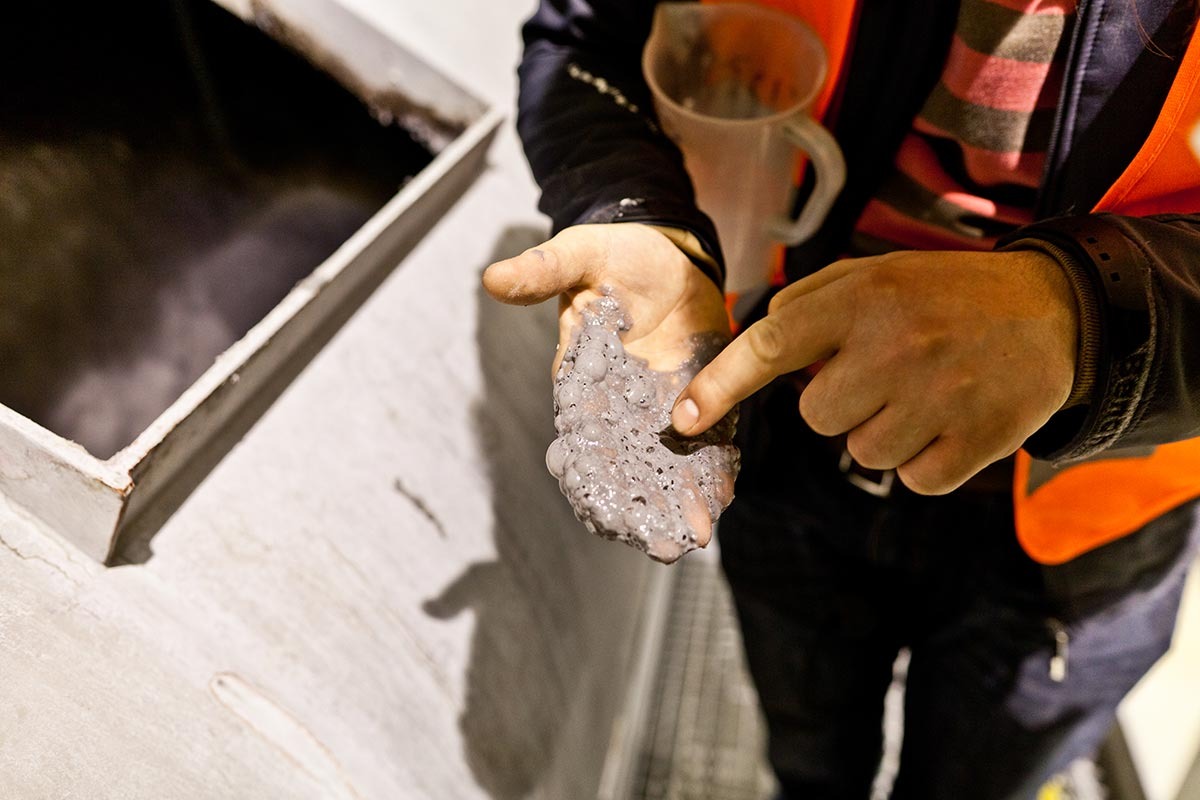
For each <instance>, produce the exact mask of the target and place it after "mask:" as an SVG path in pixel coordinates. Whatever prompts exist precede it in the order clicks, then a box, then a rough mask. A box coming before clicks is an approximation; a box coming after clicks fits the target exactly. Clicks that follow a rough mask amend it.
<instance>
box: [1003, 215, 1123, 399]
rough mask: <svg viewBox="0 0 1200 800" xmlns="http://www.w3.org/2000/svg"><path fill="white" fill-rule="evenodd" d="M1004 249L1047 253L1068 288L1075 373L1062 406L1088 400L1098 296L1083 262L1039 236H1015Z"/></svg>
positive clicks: (1095, 359) (1095, 357)
mask: <svg viewBox="0 0 1200 800" xmlns="http://www.w3.org/2000/svg"><path fill="white" fill-rule="evenodd" d="M1002 250H1004V251H1014V250H1033V251H1038V252H1040V253H1043V254H1045V255H1047V256H1049V257H1050V258H1051V259H1053V260H1054V262H1055V263H1056V264H1057V265H1058V268H1059V270H1060V271H1061V275H1062V277H1063V278H1064V279H1065V280H1066V284H1067V286H1068V287H1069V289H1070V293H1071V296H1072V298H1073V301H1074V306H1075V312H1076V315H1075V316H1076V340H1075V342H1076V345H1075V375H1074V378H1073V380H1072V383H1071V391H1070V394H1069V396H1068V397H1067V400H1066V402H1065V403H1063V406H1062V407H1063V408H1071V407H1072V406H1077V405H1084V404H1086V403H1089V402H1091V400H1092V395H1093V393H1094V391H1095V388H1096V375H1097V367H1098V364H1099V361H1100V348H1101V310H1100V299H1099V297H1097V295H1096V290H1095V287H1094V286H1093V285H1092V279H1091V275H1090V273H1089V272H1088V269H1087V267H1086V265H1084V264H1083V263H1082V262H1080V261H1079V260H1078V259H1076V258H1075V257H1074V256H1072V255H1071V254H1070V253H1068V252H1067V251H1065V250H1063V249H1062V248H1061V247H1058V246H1057V245H1055V244H1053V243H1051V242H1047V241H1045V240H1042V239H1033V238H1029V239H1018V240H1016V241H1013V242H1009V243H1007V244H1005V245H1004V246H1003V248H1002Z"/></svg>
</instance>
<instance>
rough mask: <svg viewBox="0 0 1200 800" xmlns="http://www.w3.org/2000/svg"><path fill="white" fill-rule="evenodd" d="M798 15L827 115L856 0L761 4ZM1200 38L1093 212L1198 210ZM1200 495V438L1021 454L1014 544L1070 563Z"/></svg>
mask: <svg viewBox="0 0 1200 800" xmlns="http://www.w3.org/2000/svg"><path fill="white" fill-rule="evenodd" d="M754 2H756V3H757V4H758V5H762V6H768V7H771V8H775V9H778V10H781V11H785V12H787V13H790V14H794V15H795V16H797V17H799V18H800V19H802V20H804V21H805V22H807V23H808V24H809V25H810V26H811V27H812V28H813V29H814V30H815V31H816V32H817V34H818V35H819V36H820V37H821V40H822V41H823V42H824V43H825V47H826V50H827V51H828V55H829V78H828V80H827V82H826V85H825V88H824V89H823V90H822V92H821V94H820V95H819V96H818V97H817V99H816V101H815V103H814V107H813V114H814V116H816V117H817V118H822V117H823V116H824V115H825V114H826V113H827V112H828V109H829V106H830V102H831V100H832V98H833V93H834V90H835V88H836V87H837V86H838V85H840V83H841V77H842V73H843V71H844V69H845V67H846V56H847V52H848V50H849V43H850V39H851V36H852V35H853V29H854V23H855V17H856V15H857V13H858V3H856V2H853V0H846V1H844V2H836V0H754ZM1198 123H1200V36H1196V35H1193V36H1192V39H1191V42H1190V43H1189V45H1188V48H1187V52H1186V53H1185V54H1184V57H1183V61H1182V63H1181V64H1180V66H1179V72H1178V74H1177V75H1176V77H1175V82H1174V83H1173V84H1172V85H1171V89H1170V92H1169V93H1168V94H1167V99H1166V101H1165V102H1164V103H1163V107H1162V110H1161V111H1160V112H1159V117H1158V120H1157V121H1156V122H1155V124H1154V127H1153V129H1152V130H1151V131H1150V135H1149V136H1148V137H1147V139H1146V141H1145V143H1143V145H1142V147H1141V149H1140V150H1139V151H1138V152H1137V155H1136V156H1135V157H1134V159H1133V161H1132V162H1131V163H1130V164H1129V166H1128V167H1126V169H1125V171H1124V172H1123V173H1122V174H1121V175H1120V177H1119V178H1117V181H1116V183H1114V184H1113V185H1112V186H1111V187H1109V189H1108V191H1107V192H1105V194H1104V196H1103V197H1102V198H1101V199H1100V202H1098V203H1097V204H1096V207H1095V209H1093V210H1094V211H1111V212H1114V213H1118V214H1127V215H1134V216H1142V215H1147V214H1159V213H1167V212H1176V213H1195V212H1200V159H1198V158H1197V156H1196V155H1195V153H1194V152H1193V150H1192V148H1191V147H1190V146H1189V141H1188V140H1189V135H1191V134H1192V133H1193V132H1195V135H1196V136H1197V138H1198V139H1200V125H1198ZM1196 497H1200V438H1196V439H1188V440H1185V441H1181V442H1174V443H1171V444H1164V445H1160V446H1158V447H1155V448H1153V449H1152V450H1151V451H1149V452H1145V453H1140V452H1139V453H1138V454H1137V455H1127V456H1125V457H1122V456H1121V454H1120V452H1119V451H1114V452H1112V453H1105V454H1103V455H1102V456H1101V457H1099V458H1097V459H1095V460H1089V461H1083V462H1079V463H1076V464H1072V465H1067V466H1064V467H1054V466H1052V465H1049V464H1046V463H1045V462H1035V461H1034V460H1033V459H1032V458H1031V457H1030V456H1029V454H1028V453H1026V452H1025V451H1024V450H1021V451H1019V452H1018V453H1017V462H1016V472H1015V478H1014V485H1013V501H1014V506H1015V508H1014V512H1015V518H1016V528H1017V538H1018V540H1019V541H1020V543H1021V546H1022V547H1023V548H1024V549H1025V552H1026V553H1028V554H1029V556H1030V557H1031V558H1033V559H1034V560H1036V561H1038V562H1041V563H1043V564H1061V563H1062V562H1064V561H1069V560H1070V559H1072V558H1074V557H1076V556H1078V555H1080V554H1082V553H1086V552H1087V551H1089V550H1092V549H1095V548H1097V547H1100V546H1101V545H1104V544H1107V543H1108V542H1111V541H1114V540H1115V539H1119V538H1120V537H1122V536H1125V535H1127V534H1129V533H1132V532H1134V531H1136V530H1138V529H1139V528H1141V527H1142V526H1143V525H1145V524H1146V523H1148V522H1150V521H1151V520H1153V519H1154V518H1155V517H1158V516H1160V515H1162V514H1163V513H1165V512H1167V511H1170V510H1171V509H1172V508H1175V507H1177V506H1179V505H1181V504H1182V503H1185V502H1187V501H1189V500H1192V499H1194V498H1196Z"/></svg>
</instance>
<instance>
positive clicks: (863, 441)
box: [846, 427, 896, 469]
mask: <svg viewBox="0 0 1200 800" xmlns="http://www.w3.org/2000/svg"><path fill="white" fill-rule="evenodd" d="M846 450H847V451H849V453H850V455H851V456H853V457H854V460H855V461H857V462H858V463H859V464H861V465H862V466H864V467H866V468H867V469H891V468H892V467H894V466H896V463H895V461H894V459H893V458H892V457H891V456H890V455H889V453H888V448H887V446H886V443H885V441H884V438H883V437H882V436H880V435H878V434H877V433H875V432H869V431H866V430H864V429H863V428H861V427H860V428H855V429H854V430H853V431H851V432H850V435H849V436H847V437H846Z"/></svg>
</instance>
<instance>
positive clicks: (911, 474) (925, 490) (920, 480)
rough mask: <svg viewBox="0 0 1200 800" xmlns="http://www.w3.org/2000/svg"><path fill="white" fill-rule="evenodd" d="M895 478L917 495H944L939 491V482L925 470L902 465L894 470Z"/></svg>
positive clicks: (940, 486) (940, 487) (940, 485)
mask: <svg viewBox="0 0 1200 800" xmlns="http://www.w3.org/2000/svg"><path fill="white" fill-rule="evenodd" d="M896 476H897V477H898V478H900V482H901V483H903V484H904V485H905V486H907V487H908V488H909V489H912V490H913V491H914V492H916V493H917V494H923V495H938V494H945V492H944V491H941V489H942V484H941V482H940V481H939V480H938V479H937V477H936V476H935V475H933V474H932V473H930V471H929V470H927V469H923V468H921V467H918V466H912V465H909V464H904V465H902V466H900V467H898V468H897V469H896Z"/></svg>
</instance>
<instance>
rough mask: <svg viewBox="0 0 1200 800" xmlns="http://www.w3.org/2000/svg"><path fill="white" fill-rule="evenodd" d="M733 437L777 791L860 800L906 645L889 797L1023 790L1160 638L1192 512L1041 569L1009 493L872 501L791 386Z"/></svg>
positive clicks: (741, 546)
mask: <svg viewBox="0 0 1200 800" xmlns="http://www.w3.org/2000/svg"><path fill="white" fill-rule="evenodd" d="M741 431H742V433H741V438H742V445H743V457H744V459H745V462H744V466H743V473H742V476H741V477H740V478H739V481H738V494H737V499H736V500H735V501H734V504H733V505H732V506H731V507H730V508H729V509H728V510H727V511H726V513H725V515H724V516H723V517H722V518H721V522H720V525H719V531H718V535H719V538H720V547H721V554H722V562H723V565H724V568H725V573H726V576H727V577H728V580H729V583H730V586H731V588H732V590H733V596H734V600H735V603H736V608H737V612H738V616H739V620H740V623H741V627H742V633H743V638H744V640H745V646H746V654H747V658H748V662H749V666H750V671H751V674H752V675H753V678H754V681H755V684H756V687H757V689H758V692H759V696H760V699H761V703H762V706H763V709H764V711H765V713H766V718H767V723H768V728H769V732H770V758H771V762H772V765H773V766H774V768H775V771H776V773H777V775H778V776H779V779H780V782H781V784H782V786H783V789H784V793H785V796H786V797H789V798H799V799H800V800H823V799H825V798H838V799H839V800H840V799H841V798H848V799H849V798H853V799H854V800H866V798H868V797H869V795H870V788H871V784H872V780H873V778H874V775H875V773H876V769H877V767H878V764H879V759H880V755H881V746H882V728H881V721H882V709H883V698H884V695H885V693H886V690H887V688H888V686H889V684H890V681H891V676H892V665H893V662H894V660H895V658H896V656H897V653H898V651H899V649H900V648H902V647H908V648H910V650H911V654H912V655H911V660H910V664H909V669H908V676H907V683H906V695H905V709H904V720H905V724H904V743H903V749H902V753H901V765H900V772H899V776H898V778H897V782H896V785H895V789H894V792H893V795H892V797H893V798H894V800H914V799H915V798H922V799H923V800H937V798H956V799H961V798H963V797H970V798H973V799H974V800H991V799H992V798H996V799H997V800H1001V799H1003V800H1008V799H1009V798H1021V799H1022V800H1024V799H1025V798H1033V797H1035V795H1036V792H1037V787H1038V786H1039V785H1040V784H1041V783H1042V782H1044V781H1045V780H1046V779H1047V778H1049V777H1050V776H1052V775H1053V774H1054V773H1055V772H1057V771H1059V770H1061V769H1062V768H1063V767H1065V766H1066V765H1067V764H1068V763H1070V761H1072V760H1073V759H1075V758H1079V757H1085V756H1090V755H1092V754H1093V753H1094V751H1095V749H1096V747H1097V746H1098V745H1099V743H1100V742H1101V741H1102V739H1103V738H1104V736H1105V734H1106V733H1107V731H1108V729H1109V728H1110V727H1111V725H1112V722H1113V720H1114V717H1115V713H1116V707H1117V704H1118V703H1119V702H1120V700H1121V698H1123V697H1124V696H1125V694H1126V693H1127V692H1128V691H1129V689H1130V688H1132V687H1133V685H1134V684H1135V683H1136V682H1137V681H1138V679H1139V678H1141V676H1142V675H1143V674H1144V673H1145V672H1146V671H1147V670H1148V669H1149V668H1150V667H1151V666H1152V665H1153V664H1154V663H1155V662H1156V661H1157V660H1158V658H1159V657H1160V656H1161V655H1162V654H1163V653H1164V652H1165V651H1166V650H1167V648H1168V647H1169V645H1170V640H1171V635H1172V632H1173V629H1174V624H1175V618H1176V612H1177V609H1178V606H1179V601H1180V596H1181V593H1182V587H1183V582H1184V577H1185V574H1186V568H1187V565H1188V563H1189V562H1190V561H1191V559H1192V556H1193V554H1194V552H1195V549H1196V541H1195V540H1196V537H1195V536H1194V535H1193V534H1192V528H1193V526H1192V517H1193V511H1192V508H1191V507H1185V508H1182V509H1179V510H1178V511H1176V512H1173V513H1171V514H1168V515H1166V516H1164V517H1163V518H1161V519H1159V520H1158V521H1156V522H1155V523H1152V524H1151V525H1150V526H1148V527H1147V529H1145V530H1143V531H1141V532H1139V533H1138V534H1134V535H1133V536H1132V537H1128V539H1127V540H1122V543H1121V544H1119V545H1118V546H1117V548H1116V549H1113V548H1112V547H1110V548H1102V549H1101V550H1099V551H1095V553H1093V554H1091V555H1089V556H1086V557H1084V558H1082V559H1079V560H1078V561H1077V562H1073V563H1070V564H1067V565H1064V566H1063V567H1058V568H1046V567H1042V566H1041V565H1038V564H1036V563H1035V562H1033V561H1032V560H1031V559H1029V558H1028V557H1027V556H1026V555H1025V554H1024V552H1023V551H1022V550H1021V548H1020V546H1019V545H1018V543H1017V541H1016V538H1015V534H1014V530H1013V520H1012V511H1011V499H1010V494H1009V493H1008V492H995V493H980V492H959V493H955V494H952V495H949V496H946V497H921V496H918V495H915V494H913V493H911V492H908V491H907V490H904V489H902V488H899V484H897V489H896V490H895V491H893V493H892V495H891V496H889V497H888V498H885V499H880V498H875V497H873V496H871V495H869V494H867V493H865V492H863V491H862V490H861V489H858V488H856V487H855V486H852V485H851V484H850V483H848V482H847V481H846V480H845V479H844V477H843V476H842V474H841V472H840V471H839V469H838V467H837V458H836V455H835V454H833V453H831V452H830V449H829V447H828V443H827V442H825V441H823V440H821V439H820V438H819V437H817V436H816V435H815V434H813V433H811V432H810V431H808V430H807V428H806V427H805V426H804V425H803V423H802V422H801V421H800V420H799V416H798V414H797V411H796V393H795V390H794V389H792V388H791V387H790V386H789V385H787V384H785V383H779V384H777V385H774V386H773V387H770V388H768V389H767V390H766V391H764V392H763V393H761V394H760V396H759V397H757V398H755V399H754V400H752V401H750V402H748V403H747V404H746V405H745V406H744V407H743V420H742V424H741ZM1064 645H1065V647H1064ZM1056 656H1057V657H1058V658H1059V659H1060V661H1062V662H1065V663H1060V664H1059V665H1058V666H1059V667H1065V670H1063V671H1062V672H1061V674H1059V673H1057V670H1055V669H1053V668H1052V665H1051V660H1052V659H1054V658H1055V657H1056Z"/></svg>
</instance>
